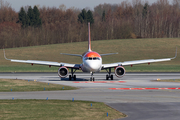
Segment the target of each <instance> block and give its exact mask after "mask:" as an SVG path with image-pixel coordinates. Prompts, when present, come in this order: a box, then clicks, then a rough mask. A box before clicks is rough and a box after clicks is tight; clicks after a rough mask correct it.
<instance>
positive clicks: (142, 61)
mask: <svg viewBox="0 0 180 120" xmlns="http://www.w3.org/2000/svg"><path fill="white" fill-rule="evenodd" d="M176 56H177V48H176V53H175V57H173V58H163V59H148V60H135V61H125V62H118V63H110V64H103V65H102V69H106V68H112V67H117V66H128V65H136V64H145V63H148V64H150V63H153V62H163V61H170V60H172V59H175V58H176Z"/></svg>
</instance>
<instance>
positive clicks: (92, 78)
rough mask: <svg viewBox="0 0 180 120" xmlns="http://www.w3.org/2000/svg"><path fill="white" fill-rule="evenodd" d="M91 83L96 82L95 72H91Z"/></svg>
mask: <svg viewBox="0 0 180 120" xmlns="http://www.w3.org/2000/svg"><path fill="white" fill-rule="evenodd" d="M90 81H95V78H94V76H93V72H91V78H90Z"/></svg>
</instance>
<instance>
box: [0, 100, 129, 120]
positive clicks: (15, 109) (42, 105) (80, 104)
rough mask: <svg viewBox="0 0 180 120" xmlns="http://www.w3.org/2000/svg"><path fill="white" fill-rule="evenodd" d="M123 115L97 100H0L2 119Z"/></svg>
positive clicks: (88, 119)
mask: <svg viewBox="0 0 180 120" xmlns="http://www.w3.org/2000/svg"><path fill="white" fill-rule="evenodd" d="M91 104H92V106H91ZM107 112H108V117H107ZM123 117H126V115H125V114H123V113H120V112H118V111H116V110H114V109H112V108H110V107H108V106H107V105H105V104H104V103H99V102H89V101H74V102H72V101H66V100H0V118H1V119H3V120H12V119H13V120H20V119H22V120H29V119H31V120H32V119H33V120H36V119H38V120H112V119H118V118H123Z"/></svg>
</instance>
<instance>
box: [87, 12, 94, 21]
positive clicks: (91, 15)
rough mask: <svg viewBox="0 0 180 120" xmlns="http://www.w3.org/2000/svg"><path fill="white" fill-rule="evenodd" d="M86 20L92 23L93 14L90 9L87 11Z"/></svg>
mask: <svg viewBox="0 0 180 120" xmlns="http://www.w3.org/2000/svg"><path fill="white" fill-rule="evenodd" d="M87 22H90V23H91V24H92V23H94V18H93V14H92V12H91V11H90V10H88V12H87Z"/></svg>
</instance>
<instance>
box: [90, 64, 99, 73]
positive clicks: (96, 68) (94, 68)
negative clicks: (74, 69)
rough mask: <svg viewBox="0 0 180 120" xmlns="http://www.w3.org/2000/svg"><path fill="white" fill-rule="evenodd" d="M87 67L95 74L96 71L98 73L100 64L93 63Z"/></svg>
mask: <svg viewBox="0 0 180 120" xmlns="http://www.w3.org/2000/svg"><path fill="white" fill-rule="evenodd" d="M89 67H90V68H91V71H92V72H96V71H98V70H99V69H100V64H98V63H93V64H90V65H89Z"/></svg>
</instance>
